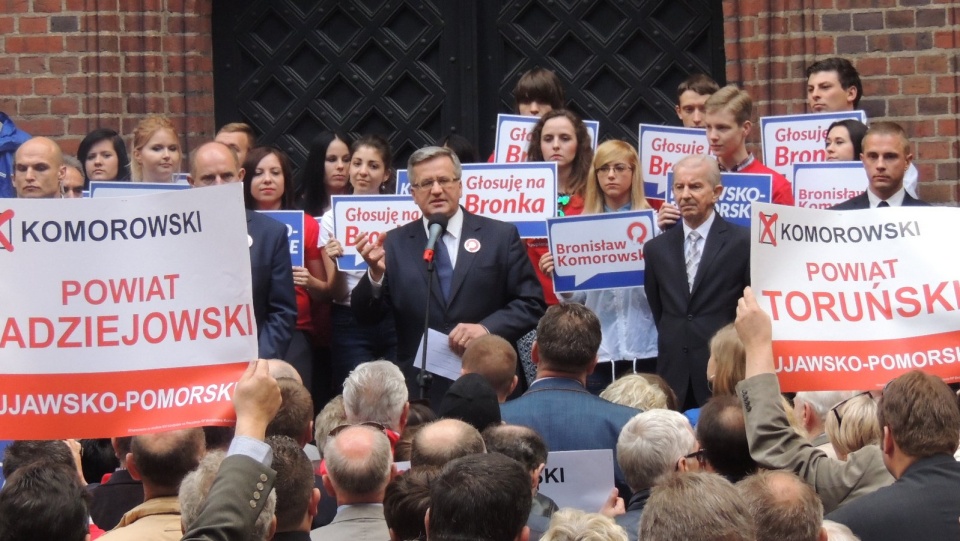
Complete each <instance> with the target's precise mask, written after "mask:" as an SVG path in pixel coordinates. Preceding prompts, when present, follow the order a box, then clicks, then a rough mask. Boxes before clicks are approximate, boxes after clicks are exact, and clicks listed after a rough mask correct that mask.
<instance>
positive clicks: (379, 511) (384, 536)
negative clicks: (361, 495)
mask: <svg viewBox="0 0 960 541" xmlns="http://www.w3.org/2000/svg"><path fill="white" fill-rule="evenodd" d="M310 539H312V540H313V541H387V540H388V539H390V532H389V531H387V520H386V519H385V518H383V506H382V505H378V504H366V505H363V504H361V505H351V506H349V507H345V508H343V509H341V510H340V511H338V512H337V516H335V517H333V522H331V523H330V524H327V525H326V526H324V527H322V528H317V529H316V530H313V531H312V532H310Z"/></svg>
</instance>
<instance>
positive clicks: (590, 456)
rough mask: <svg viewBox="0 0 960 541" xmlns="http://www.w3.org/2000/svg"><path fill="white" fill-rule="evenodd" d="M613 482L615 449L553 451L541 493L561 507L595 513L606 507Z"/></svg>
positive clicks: (541, 481)
mask: <svg viewBox="0 0 960 541" xmlns="http://www.w3.org/2000/svg"><path fill="white" fill-rule="evenodd" d="M613 487H614V481H613V450H611V449H593V450H589V451H551V452H550V453H549V454H547V466H546V468H544V469H543V473H542V474H540V489H539V490H540V492H541V493H543V494H544V495H545V496H548V497H550V499H552V500H553V501H555V502H557V505H559V506H560V507H573V508H575V509H581V510H583V511H587V512H590V513H596V512H597V511H599V510H600V507H602V506H603V504H604V502H606V500H607V498H608V497H609V496H610V491H611V489H613Z"/></svg>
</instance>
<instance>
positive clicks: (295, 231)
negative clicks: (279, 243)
mask: <svg viewBox="0 0 960 541" xmlns="http://www.w3.org/2000/svg"><path fill="white" fill-rule="evenodd" d="M257 212H259V213H260V214H263V215H264V216H269V217H271V218H273V219H274V220H276V221H278V222H280V223H282V224H283V225H285V226H287V240H289V241H290V264H291V265H293V266H294V267H302V266H303V211H302V210H258V211H257Z"/></svg>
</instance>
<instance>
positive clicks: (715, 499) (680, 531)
mask: <svg viewBox="0 0 960 541" xmlns="http://www.w3.org/2000/svg"><path fill="white" fill-rule="evenodd" d="M640 539H643V540H644V541H756V526H755V525H754V522H753V517H752V516H751V515H750V509H749V507H747V503H746V502H745V501H744V500H743V497H741V496H740V494H739V493H738V492H737V489H736V488H735V487H734V486H733V485H732V484H730V481H727V480H726V479H724V478H723V477H720V476H719V475H717V474H715V473H705V472H685V473H679V474H676V475H672V476H670V477H667V478H666V479H665V480H664V481H663V482H662V483H660V484H659V485H657V486H656V487H655V488H654V489H653V491H652V492H651V494H650V499H649V500H647V506H646V508H645V509H644V512H643V516H642V517H641V518H640Z"/></svg>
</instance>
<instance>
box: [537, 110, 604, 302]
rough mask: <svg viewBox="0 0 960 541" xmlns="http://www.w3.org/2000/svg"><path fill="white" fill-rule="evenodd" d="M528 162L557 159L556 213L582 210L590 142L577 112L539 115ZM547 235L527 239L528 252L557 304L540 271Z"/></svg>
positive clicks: (548, 297) (547, 278) (572, 213)
mask: <svg viewBox="0 0 960 541" xmlns="http://www.w3.org/2000/svg"><path fill="white" fill-rule="evenodd" d="M527 161H529V162H557V216H576V215H577V214H580V213H581V212H583V192H584V190H585V189H586V186H587V181H588V180H589V179H590V164H591V163H592V162H593V143H592V142H591V140H590V133H589V132H588V131H587V126H586V124H584V123H583V121H582V120H580V117H578V116H577V115H576V113H574V112H572V111H569V110H567V109H554V110H552V111H549V112H547V113H545V114H544V115H543V116H542V117H540V121H539V122H537V125H536V126H534V128H533V131H532V132H530V147H529V149H528V150H527ZM547 251H548V246H547V239H528V240H527V255H528V256H529V257H530V261H531V262H532V263H533V268H535V269H537V278H539V279H540V284H541V285H542V286H543V297H544V299H546V301H547V304H557V302H558V301H557V296H556V295H555V294H554V293H553V280H552V279H551V278H550V276H548V275H546V274H543V273H542V272H540V258H541V257H543V254H545V253H547Z"/></svg>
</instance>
